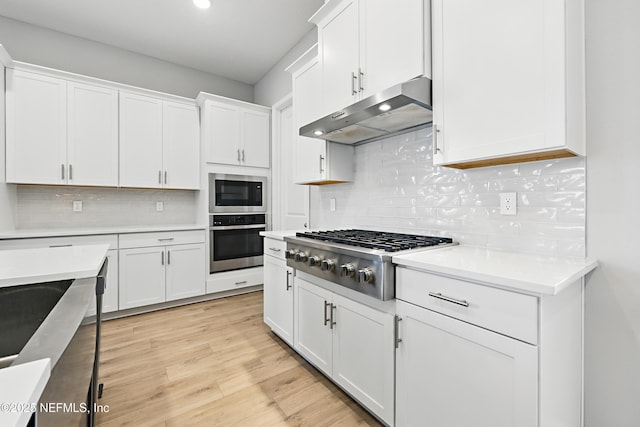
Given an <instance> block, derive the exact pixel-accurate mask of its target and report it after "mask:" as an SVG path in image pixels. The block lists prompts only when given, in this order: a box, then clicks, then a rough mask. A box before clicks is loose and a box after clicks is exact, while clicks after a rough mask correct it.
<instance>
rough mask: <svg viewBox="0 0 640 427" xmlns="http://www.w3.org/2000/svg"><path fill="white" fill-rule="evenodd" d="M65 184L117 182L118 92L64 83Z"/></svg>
mask: <svg viewBox="0 0 640 427" xmlns="http://www.w3.org/2000/svg"><path fill="white" fill-rule="evenodd" d="M67 108H68V109H67V111H68V116H67V119H68V135H67V141H68V142H67V162H68V168H69V169H68V177H67V178H68V183H69V184H74V185H100V186H105V187H115V186H117V185H118V91H116V90H114V89H109V88H106V87H100V86H93V85H87V84H83V83H76V82H68V83H67Z"/></svg>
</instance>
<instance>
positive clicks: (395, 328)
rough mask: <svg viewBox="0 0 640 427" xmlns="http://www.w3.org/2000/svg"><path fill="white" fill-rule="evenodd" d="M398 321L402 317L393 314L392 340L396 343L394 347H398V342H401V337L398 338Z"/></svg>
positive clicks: (400, 320)
mask: <svg viewBox="0 0 640 427" xmlns="http://www.w3.org/2000/svg"><path fill="white" fill-rule="evenodd" d="M400 322H402V317H400V316H394V324H393V340H394V342H395V343H396V348H398V347H400V343H401V342H402V338H400Z"/></svg>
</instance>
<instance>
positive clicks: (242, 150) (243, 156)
mask: <svg viewBox="0 0 640 427" xmlns="http://www.w3.org/2000/svg"><path fill="white" fill-rule="evenodd" d="M242 163H244V148H243V149H242Z"/></svg>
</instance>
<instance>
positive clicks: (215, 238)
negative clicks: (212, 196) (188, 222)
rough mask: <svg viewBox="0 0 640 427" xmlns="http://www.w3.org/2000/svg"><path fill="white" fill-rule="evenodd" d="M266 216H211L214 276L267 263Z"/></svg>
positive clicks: (211, 268) (210, 239)
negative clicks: (264, 237)
mask: <svg viewBox="0 0 640 427" xmlns="http://www.w3.org/2000/svg"><path fill="white" fill-rule="evenodd" d="M266 227H267V226H266V215H265V214H241V215H234V214H227V215H225V214H220V215H210V216H209V245H210V247H209V249H210V268H209V272H210V273H217V272H220V271H228V270H237V269H240V268H248V267H256V266H260V265H262V263H263V256H262V250H263V248H262V239H263V237H262V236H260V232H261V231H265V230H266Z"/></svg>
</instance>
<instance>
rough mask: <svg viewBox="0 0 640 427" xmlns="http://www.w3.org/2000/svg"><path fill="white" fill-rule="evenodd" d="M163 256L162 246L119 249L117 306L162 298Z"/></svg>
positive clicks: (152, 302) (140, 303)
mask: <svg viewBox="0 0 640 427" xmlns="http://www.w3.org/2000/svg"><path fill="white" fill-rule="evenodd" d="M165 257H166V254H165V251H164V248H163V247H150V248H136V249H121V250H120V263H119V264H120V265H119V279H120V280H119V285H120V289H119V291H120V292H119V293H120V295H119V306H120V309H121V310H124V309H127V308H133V307H140V306H144V305H149V304H157V303H161V302H164V301H165V263H166V259H165Z"/></svg>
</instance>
